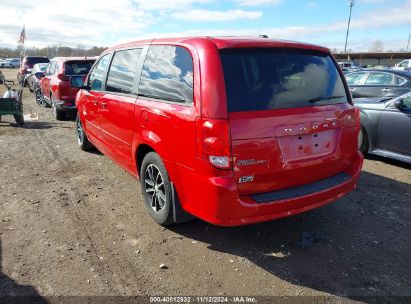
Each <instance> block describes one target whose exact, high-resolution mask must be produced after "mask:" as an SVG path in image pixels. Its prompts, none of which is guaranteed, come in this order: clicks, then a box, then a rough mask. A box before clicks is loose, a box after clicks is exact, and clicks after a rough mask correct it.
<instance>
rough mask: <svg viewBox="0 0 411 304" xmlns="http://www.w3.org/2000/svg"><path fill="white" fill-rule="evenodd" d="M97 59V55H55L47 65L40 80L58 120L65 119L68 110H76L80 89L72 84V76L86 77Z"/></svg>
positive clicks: (47, 101)
mask: <svg viewBox="0 0 411 304" xmlns="http://www.w3.org/2000/svg"><path fill="white" fill-rule="evenodd" d="M95 60H96V58H95V57H55V58H53V59H52V60H51V62H50V63H49V65H48V66H47V68H46V71H45V76H44V77H43V78H42V79H41V81H40V88H41V94H42V95H43V98H44V101H45V102H46V103H47V104H48V105H49V106H51V107H52V108H53V111H54V116H55V118H56V119H57V120H63V119H65V118H66V113H67V112H74V111H76V105H75V103H74V100H75V97H76V94H77V92H78V89H77V88H73V87H72V86H71V85H70V77H71V76H78V75H81V76H82V77H83V76H84V77H85V76H86V75H87V73H88V72H89V71H90V68H91V67H92V65H93V63H94V62H95Z"/></svg>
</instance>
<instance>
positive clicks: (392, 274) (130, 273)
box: [0, 69, 411, 303]
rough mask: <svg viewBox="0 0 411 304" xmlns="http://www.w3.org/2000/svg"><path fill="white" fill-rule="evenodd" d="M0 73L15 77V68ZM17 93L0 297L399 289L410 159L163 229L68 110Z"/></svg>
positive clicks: (0, 180) (1, 137)
mask: <svg viewBox="0 0 411 304" xmlns="http://www.w3.org/2000/svg"><path fill="white" fill-rule="evenodd" d="M3 73H4V74H5V75H6V78H13V77H14V78H15V74H16V70H7V69H6V70H3ZM23 102H24V112H25V114H28V113H35V114H38V120H37V121H31V122H27V123H26V124H25V126H24V127H18V126H17V125H16V124H15V123H14V121H13V119H12V117H5V116H3V122H1V123H0V247H1V250H0V259H1V268H0V302H2V300H1V299H2V298H1V296H5V295H33V294H39V295H41V296H44V297H47V296H97V295H98V296H102V295H103V296H123V295H133V296H137V295H145V296H154V295H165V296H171V295H174V296H175V295H189V296H194V295H213V296H218V295H227V296H239V295H244V296H247V295H248V296H332V298H331V299H332V301H331V302H333V303H334V302H344V303H345V302H352V301H354V302H355V301H364V302H372V301H376V302H394V303H395V302H398V301H399V300H400V299H402V298H395V296H408V297H410V296H411V229H410V228H411V224H410V219H411V170H410V169H411V166H410V165H406V164H404V163H400V162H394V161H390V160H388V159H383V158H375V157H368V158H367V160H366V161H365V164H364V169H363V173H362V176H361V180H360V182H359V185H358V187H357V189H356V190H355V191H354V192H353V193H352V194H350V195H348V196H346V197H344V198H342V199H340V200H339V201H337V202H335V203H333V204H331V205H328V206H326V207H322V208H319V209H317V210H314V211H312V212H308V213H305V214H301V215H298V216H294V217H290V218H286V219H282V220H277V221H272V222H268V223H262V224H257V225H251V226H245V227H237V228H222V227H217V226H213V225H210V224H207V223H205V222H203V221H200V220H195V221H192V222H188V223H185V224H180V225H176V226H173V227H170V228H167V229H166V228H163V227H161V226H159V225H157V224H155V223H154V222H153V221H152V220H151V218H150V217H149V215H148V213H147V212H146V210H145V207H144V205H143V199H142V195H141V190H140V184H139V183H138V182H137V181H136V180H135V179H134V178H133V177H131V176H130V175H129V174H127V173H126V172H125V171H123V170H122V169H121V168H119V167H118V166H117V165H115V164H114V163H112V162H111V161H110V160H109V159H108V158H107V157H105V156H104V155H102V154H100V153H98V152H95V153H86V152H82V151H81V150H80V149H79V148H78V146H77V142H76V135H75V122H74V120H73V119H72V120H67V121H64V122H58V121H56V120H54V118H53V116H52V111H51V109H48V108H41V107H39V106H37V105H36V103H35V100H34V95H33V94H31V93H29V91H28V89H27V88H25V89H24V98H23ZM160 264H164V265H165V266H166V268H167V269H160ZM334 296H335V297H334ZM292 299H295V300H297V299H303V298H292ZM409 299H410V298H408V300H409ZM403 300H404V299H403ZM408 303H409V302H408Z"/></svg>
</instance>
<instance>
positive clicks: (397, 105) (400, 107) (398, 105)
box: [394, 99, 404, 110]
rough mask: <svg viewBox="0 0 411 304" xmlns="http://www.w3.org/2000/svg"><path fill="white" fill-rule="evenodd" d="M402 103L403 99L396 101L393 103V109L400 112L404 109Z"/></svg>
mask: <svg viewBox="0 0 411 304" xmlns="http://www.w3.org/2000/svg"><path fill="white" fill-rule="evenodd" d="M403 103H404V100H403V99H397V100H396V101H394V107H396V108H397V109H398V110H401V109H402V108H403V107H404V105H403Z"/></svg>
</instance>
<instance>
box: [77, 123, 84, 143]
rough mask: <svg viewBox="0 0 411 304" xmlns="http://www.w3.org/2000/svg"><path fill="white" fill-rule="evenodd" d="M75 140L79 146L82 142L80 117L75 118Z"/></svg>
mask: <svg viewBox="0 0 411 304" xmlns="http://www.w3.org/2000/svg"><path fill="white" fill-rule="evenodd" d="M77 141H78V144H79V145H80V146H81V145H82V143H83V125H82V124H81V121H80V119H77Z"/></svg>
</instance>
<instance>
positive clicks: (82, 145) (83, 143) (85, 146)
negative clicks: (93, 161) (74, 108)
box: [76, 113, 94, 152]
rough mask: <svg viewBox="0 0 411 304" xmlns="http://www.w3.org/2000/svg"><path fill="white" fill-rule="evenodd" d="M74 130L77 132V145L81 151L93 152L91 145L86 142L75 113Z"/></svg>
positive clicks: (80, 123) (81, 126)
mask: <svg viewBox="0 0 411 304" xmlns="http://www.w3.org/2000/svg"><path fill="white" fill-rule="evenodd" d="M76 130H77V143H78V146H79V147H80V149H81V150H83V151H86V152H87V151H91V150H94V146H93V144H92V143H91V142H90V141H89V140H88V138H87V135H86V133H85V131H84V129H83V124H82V122H81V120H80V116H79V115H78V113H77V117H76Z"/></svg>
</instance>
